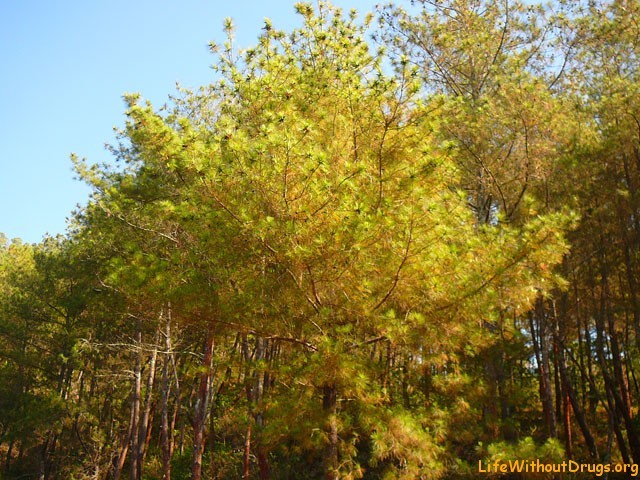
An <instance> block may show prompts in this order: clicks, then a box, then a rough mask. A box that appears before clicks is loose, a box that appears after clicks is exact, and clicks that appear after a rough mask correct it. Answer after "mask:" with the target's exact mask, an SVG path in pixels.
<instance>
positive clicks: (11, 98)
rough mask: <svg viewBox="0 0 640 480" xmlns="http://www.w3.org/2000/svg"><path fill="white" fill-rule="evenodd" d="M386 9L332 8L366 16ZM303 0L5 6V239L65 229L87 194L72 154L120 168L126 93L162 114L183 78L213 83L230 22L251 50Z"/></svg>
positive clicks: (193, 83)
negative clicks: (115, 146)
mask: <svg viewBox="0 0 640 480" xmlns="http://www.w3.org/2000/svg"><path fill="white" fill-rule="evenodd" d="M379 2H380V0H335V1H334V2H333V3H334V4H336V5H339V6H341V7H344V8H345V9H348V8H356V9H357V10H358V11H359V12H360V13H362V14H364V13H365V12H367V11H371V10H373V8H374V6H375V4H376V3H379ZM294 3H295V1H294V0H271V1H266V0H263V1H258V0H236V1H230V2H223V1H220V0H182V1H180V2H178V1H176V0H153V1H152V0H134V1H129V0H127V1H125V0H109V1H107V0H90V1H87V0H83V1H80V0H61V1H55V2H53V1H45V0H25V1H10V0H0V65H1V66H0V70H1V71H2V74H1V75H0V132H1V133H0V232H2V233H4V234H6V235H7V237H9V238H15V237H20V238H22V239H23V240H24V241H26V242H39V241H40V240H41V239H42V237H43V235H44V234H46V233H49V234H52V235H55V234H57V233H64V231H65V228H66V218H67V217H68V216H69V215H70V213H71V212H72V210H73V209H74V208H75V207H76V205H77V204H84V203H85V202H86V200H87V197H88V193H89V189H88V188H87V187H86V186H84V185H83V184H82V183H80V182H79V181H77V180H74V179H73V177H74V174H73V171H72V168H71V161H70V160H69V155H70V153H72V152H74V153H76V154H77V155H78V156H80V157H86V158H87V159H88V161H89V162H91V163H102V162H105V161H110V155H109V153H108V152H107V151H106V150H105V148H104V144H105V143H110V142H113V139H114V135H113V127H115V126H122V125H123V123H124V116H123V112H124V104H123V102H122V100H121V97H122V94H123V93H125V92H140V93H141V94H142V96H143V97H144V98H146V99H149V100H151V102H152V103H153V104H154V105H155V106H156V107H159V106H161V105H162V104H163V103H165V102H166V100H167V96H168V95H169V94H172V93H175V84H176V82H180V84H181V85H183V86H186V87H197V86H199V85H203V84H206V83H208V82H210V81H211V80H212V78H213V76H212V70H211V69H210V65H211V64H212V63H213V60H214V59H213V56H212V55H211V54H210V53H209V51H208V48H207V45H208V43H209V41H211V40H216V41H220V40H223V39H224V35H223V34H222V23H223V20H224V18H226V17H231V18H233V19H234V23H235V24H236V39H237V44H238V45H240V46H242V47H247V46H250V45H252V44H253V43H254V41H255V39H256V37H257V35H258V33H259V31H260V28H261V27H262V24H263V19H264V18H265V17H269V18H271V19H272V20H273V23H274V26H276V27H277V28H282V29H287V30H289V29H291V28H292V27H294V26H296V25H298V24H299V19H298V17H297V16H296V15H295V13H294V8H293V5H294ZM314 3H315V2H314Z"/></svg>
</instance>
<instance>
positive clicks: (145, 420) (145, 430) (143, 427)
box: [135, 334, 159, 478]
mask: <svg viewBox="0 0 640 480" xmlns="http://www.w3.org/2000/svg"><path fill="white" fill-rule="evenodd" d="M158 340H159V335H158V334H157V335H156V340H155V342H154V346H153V351H152V353H151V359H150V360H149V376H148V378H147V391H146V394H145V402H144V403H145V404H144V412H143V413H142V419H141V420H140V426H139V428H138V450H137V451H136V452H135V455H137V456H138V461H137V467H138V473H137V475H138V478H142V469H143V466H144V465H143V463H144V458H145V453H146V449H147V442H148V437H149V428H150V427H151V425H150V423H149V417H150V413H151V403H152V400H153V386H154V383H155V378H156V360H157V358H158V347H157V345H158Z"/></svg>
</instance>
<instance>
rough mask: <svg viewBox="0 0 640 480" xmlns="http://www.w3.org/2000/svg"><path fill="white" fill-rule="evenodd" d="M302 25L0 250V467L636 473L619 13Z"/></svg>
mask: <svg viewBox="0 0 640 480" xmlns="http://www.w3.org/2000/svg"><path fill="white" fill-rule="evenodd" d="M403 7H404V9H403ZM295 8H296V9H297V11H298V13H299V15H300V17H301V24H302V26H301V27H300V28H299V29H297V30H294V31H292V32H282V31H279V30H278V29H277V28H276V26H273V25H271V24H270V23H269V22H266V23H265V25H264V29H263V30H262V32H261V33H260V36H259V38H258V41H257V44H256V46H255V47H253V48H250V49H247V50H242V51H238V50H236V48H235V46H234V45H233V26H232V25H231V23H230V22H228V23H227V25H226V28H225V30H226V32H227V34H228V40H227V41H226V42H225V43H223V44H222V45H220V46H216V45H213V44H212V45H211V48H212V51H213V53H214V55H215V58H216V59H217V60H216V67H215V70H216V74H215V78H216V80H215V82H214V83H212V84H211V85H207V86H204V87H202V88H201V89H199V90H194V91H188V90H181V91H178V92H177V93H176V94H175V95H174V96H173V97H172V98H171V101H170V103H169V104H168V105H167V106H165V107H163V108H160V109H158V110H156V109H154V108H153V107H152V106H151V105H150V104H148V103H147V102H145V101H144V100H142V99H141V97H140V96H138V95H127V96H126V97H125V100H126V102H127V110H126V117H127V121H126V126H125V127H124V128H123V129H122V131H121V132H120V137H119V138H120V142H119V144H116V145H112V146H111V152H112V154H113V158H114V161H113V162H112V163H110V164H106V165H91V164H89V163H86V162H84V161H83V160H80V159H74V162H75V165H76V170H77V173H78V175H79V177H81V178H82V179H83V180H84V181H85V182H88V183H89V184H90V185H91V186H92V188H93V194H92V196H91V198H90V200H89V201H88V203H87V205H86V206H85V207H83V208H82V209H81V210H79V211H77V212H75V213H74V215H73V221H72V223H71V225H70V228H69V231H68V233H67V235H65V236H59V237H56V238H46V239H45V240H43V241H42V242H41V243H39V244H24V243H22V242H20V241H19V240H13V241H8V240H7V239H6V238H4V237H3V238H2V240H1V241H0V291H1V292H2V295H1V296H0V459H1V465H0V470H1V471H2V474H1V478H6V479H18V478H39V479H54V478H56V479H72V478H73V479H95V480H98V479H114V480H115V479H119V478H126V477H129V478H130V479H131V480H136V479H143V478H146V479H166V480H168V479H170V478H173V479H186V478H191V479H194V480H199V479H201V478H206V479H239V478H245V479H250V478H260V479H262V480H264V479H294V478H295V479H305V478H308V479H317V478H325V479H328V480H331V479H356V478H366V479H383V478H384V479H391V478H398V479H400V478H403V479H435V478H445V479H466V478H475V477H478V476H479V473H478V461H479V460H482V461H494V460H499V459H540V460H541V461H546V462H561V461H562V460H563V459H574V460H576V461H580V462H588V463H609V462H625V463H640V422H639V421H638V406H639V403H638V402H639V399H640V387H639V384H638V375H640V364H639V363H638V362H639V360H640V355H639V351H638V349H639V347H640V290H639V288H638V283H639V282H640V192H639V188H640V68H639V67H640V64H639V62H640V59H639V53H640V24H639V23H638V22H640V2H638V1H637V0H616V1H610V2H607V1H598V0H594V1H589V2H582V3H579V2H572V1H567V2H554V3H552V4H550V5H547V6H541V5H532V4H530V3H528V2H526V3H525V2H522V3H520V2H518V1H516V0H505V1H498V2H491V1H485V0H433V1H427V0H422V1H415V2H412V4H405V5H398V6H396V5H388V6H384V7H380V8H379V9H378V10H377V11H376V12H374V13H373V14H370V15H368V16H366V17H359V16H357V15H356V13H355V12H351V13H343V12H341V11H339V10H338V9H335V8H334V7H332V6H331V5H329V4H325V3H321V4H319V5H318V6H317V7H312V6H311V5H306V4H298V5H296V7H295ZM514 478H515V477H514ZM527 478H536V477H535V476H533V475H529V476H527ZM537 478H544V477H542V476H539V477H537ZM575 478H591V477H587V476H584V477H579V476H576V477H575ZM611 478H614V477H613V476H611ZM620 478H624V477H620Z"/></svg>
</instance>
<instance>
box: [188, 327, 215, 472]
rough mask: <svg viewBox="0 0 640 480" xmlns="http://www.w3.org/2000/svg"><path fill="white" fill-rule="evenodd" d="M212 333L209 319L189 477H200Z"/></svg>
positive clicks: (194, 424)
mask: <svg viewBox="0 0 640 480" xmlns="http://www.w3.org/2000/svg"><path fill="white" fill-rule="evenodd" d="M213 334H214V322H213V320H210V321H209V326H208V329H207V337H206V339H205V342H204V355H203V358H202V369H203V371H202V374H201V375H200V384H199V387H198V398H197V400H196V408H195V417H194V420H193V462H192V468H191V479H192V480H201V479H202V455H203V453H204V440H205V437H204V427H205V424H206V418H207V403H208V402H207V399H208V397H209V388H210V378H211V361H212V359H213Z"/></svg>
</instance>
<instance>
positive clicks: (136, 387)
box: [130, 320, 142, 480]
mask: <svg viewBox="0 0 640 480" xmlns="http://www.w3.org/2000/svg"><path fill="white" fill-rule="evenodd" d="M136 350H137V352H136V366H135V370H134V373H133V394H132V396H131V472H130V478H131V480H139V478H140V477H139V476H138V474H139V471H138V440H139V437H138V430H139V426H140V395H141V393H140V389H141V387H142V325H141V324H140V320H138V329H137V331H136Z"/></svg>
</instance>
